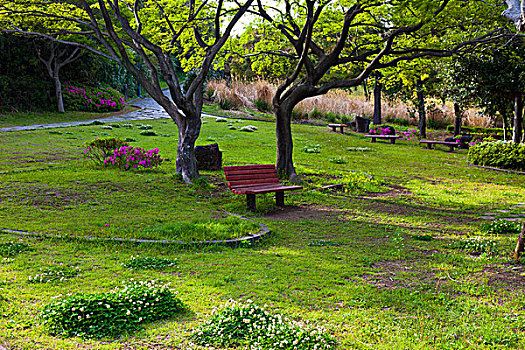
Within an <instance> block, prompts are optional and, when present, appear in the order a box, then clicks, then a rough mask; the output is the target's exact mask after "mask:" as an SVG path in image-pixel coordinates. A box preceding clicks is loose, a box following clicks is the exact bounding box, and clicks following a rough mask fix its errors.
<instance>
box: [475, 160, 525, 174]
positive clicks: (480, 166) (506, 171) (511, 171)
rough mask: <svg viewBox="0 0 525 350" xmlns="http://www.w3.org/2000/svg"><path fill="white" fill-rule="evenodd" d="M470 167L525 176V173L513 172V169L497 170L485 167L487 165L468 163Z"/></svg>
mask: <svg viewBox="0 0 525 350" xmlns="http://www.w3.org/2000/svg"><path fill="white" fill-rule="evenodd" d="M468 165H469V166H472V167H476V168H482V169H487V170H496V171H502V172H505V173H512V174H518V175H525V171H519V170H511V169H502V168H496V167H491V166H485V165H477V164H472V163H468Z"/></svg>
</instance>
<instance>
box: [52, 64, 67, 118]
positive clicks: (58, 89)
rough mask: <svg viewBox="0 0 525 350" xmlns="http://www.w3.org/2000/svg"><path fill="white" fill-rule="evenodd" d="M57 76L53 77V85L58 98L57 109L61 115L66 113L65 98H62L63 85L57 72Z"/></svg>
mask: <svg viewBox="0 0 525 350" xmlns="http://www.w3.org/2000/svg"><path fill="white" fill-rule="evenodd" d="M55 73H56V74H55V75H54V76H53V77H52V78H53V83H54V84H55V96H56V98H57V107H58V112H59V113H64V112H65V110H64V98H63V96H62V83H61V82H60V78H59V77H58V71H57V72H55Z"/></svg>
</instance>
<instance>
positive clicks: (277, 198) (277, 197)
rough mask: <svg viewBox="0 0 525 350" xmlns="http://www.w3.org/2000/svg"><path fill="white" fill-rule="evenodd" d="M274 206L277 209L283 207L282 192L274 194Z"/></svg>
mask: <svg viewBox="0 0 525 350" xmlns="http://www.w3.org/2000/svg"><path fill="white" fill-rule="evenodd" d="M275 204H277V206H278V207H284V192H275Z"/></svg>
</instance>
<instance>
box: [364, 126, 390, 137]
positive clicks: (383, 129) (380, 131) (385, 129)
mask: <svg viewBox="0 0 525 350" xmlns="http://www.w3.org/2000/svg"><path fill="white" fill-rule="evenodd" d="M370 134H371V135H380V136H382V135H395V134H396V131H395V129H394V128H393V127H391V126H390V125H378V126H375V127H372V128H370Z"/></svg>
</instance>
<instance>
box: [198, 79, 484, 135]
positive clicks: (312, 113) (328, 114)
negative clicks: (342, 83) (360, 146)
mask: <svg viewBox="0 0 525 350" xmlns="http://www.w3.org/2000/svg"><path fill="white" fill-rule="evenodd" d="M206 90H207V95H209V96H213V99H214V100H215V101H216V102H217V103H218V104H219V106H220V107H221V108H223V109H239V108H242V107H246V108H251V109H252V108H254V107H255V108H257V109H259V110H263V109H261V108H260V106H261V104H264V105H266V108H267V109H265V111H269V110H271V104H272V98H273V95H274V93H275V90H276V86H275V84H272V83H270V82H268V81H266V80H263V79H258V80H255V81H252V82H244V81H241V80H239V79H233V80H232V81H230V82H227V81H225V80H220V81H217V80H214V81H210V82H208V84H207V88H206ZM430 102H432V101H430ZM381 108H382V115H383V120H384V121H385V122H390V123H398V124H402V125H416V124H417V121H418V119H417V118H418V115H417V112H416V113H413V112H411V108H410V107H409V106H407V105H406V104H405V103H403V102H401V101H394V102H391V101H387V100H383V102H382V104H381ZM412 110H413V108H412ZM294 112H295V113H294V114H295V115H296V116H297V117H299V118H308V119H319V118H324V119H330V118H332V119H334V118H340V119H345V120H353V119H354V118H355V116H356V115H357V116H363V117H368V118H371V117H372V115H373V114H374V101H373V100H370V101H366V100H365V98H364V97H363V96H359V95H357V96H356V95H355V94H353V93H352V91H349V90H332V91H330V92H328V93H327V94H326V95H321V96H316V97H311V98H307V99H305V100H303V101H301V102H300V103H299V104H298V105H297V106H296V107H295V109H294ZM427 120H428V125H429V127H431V128H444V127H446V125H449V124H453V123H454V108H453V106H452V104H437V103H436V104H434V105H433V107H432V108H428V110H427ZM334 121H335V120H334ZM491 124H492V120H491V119H490V118H489V117H486V116H483V115H479V114H476V112H475V111H474V110H468V111H466V112H465V113H464V118H463V125H465V126H481V127H489V126H490V125H491Z"/></svg>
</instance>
